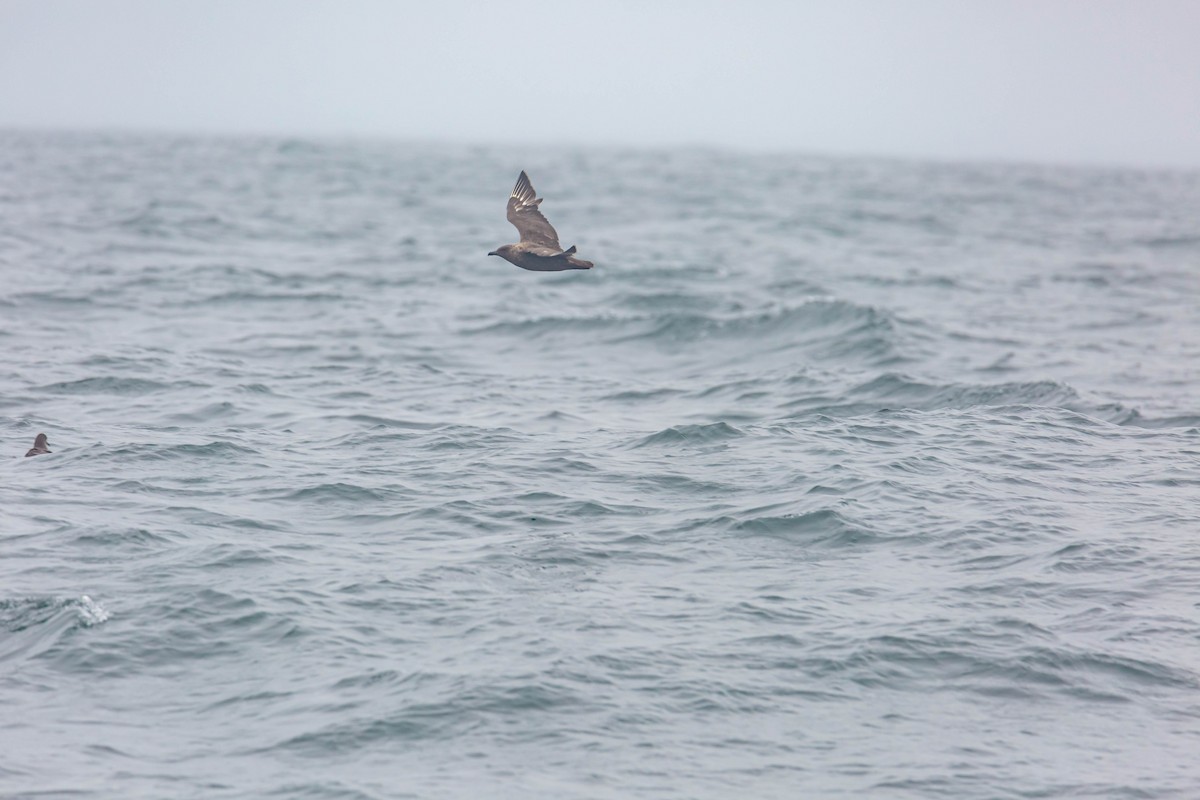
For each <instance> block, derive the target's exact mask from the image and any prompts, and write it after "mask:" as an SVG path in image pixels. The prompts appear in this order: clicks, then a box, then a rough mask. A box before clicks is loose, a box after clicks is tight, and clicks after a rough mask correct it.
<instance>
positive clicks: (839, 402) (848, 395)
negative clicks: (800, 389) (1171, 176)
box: [785, 373, 1137, 425]
mask: <svg viewBox="0 0 1200 800" xmlns="http://www.w3.org/2000/svg"><path fill="white" fill-rule="evenodd" d="M785 407H788V408H793V409H798V410H797V411H796V412H795V413H794V414H793V418H795V417H797V416H810V415H813V414H822V415H828V416H860V415H864V414H874V413H878V412H881V411H909V410H912V411H936V410H943V409H956V410H965V409H969V408H976V407H989V408H1005V407H1014V408H1029V407H1047V408H1059V409H1063V410H1066V411H1071V412H1075V413H1079V414H1083V415H1085V416H1089V417H1094V418H1096V419H1100V420H1103V421H1105V422H1111V423H1114V424H1122V425H1123V424H1127V423H1128V422H1129V421H1130V420H1131V419H1134V418H1136V416H1137V412H1136V411H1135V410H1133V409H1130V408H1128V407H1126V406H1124V405H1122V404H1119V403H1094V402H1088V401H1086V400H1084V399H1083V398H1082V397H1081V396H1080V395H1079V393H1078V392H1077V391H1075V389H1073V388H1071V387H1070V386H1068V385H1067V384H1064V383H1060V382H1058V381H1026V382H1012V383H995V384H957V383H951V384H936V383H924V382H922V381H918V380H915V379H912V378H909V377H907V376H905V375H901V374H897V373H887V374H884V375H880V376H879V377H877V378H873V379H872V380H869V381H867V382H865V383H862V384H859V385H857V386H854V387H851V388H850V389H848V390H846V391H845V392H844V393H843V395H842V398H837V399H835V398H832V397H829V396H826V395H821V396H813V397H806V398H802V399H799V400H792V401H790V402H788V403H785Z"/></svg>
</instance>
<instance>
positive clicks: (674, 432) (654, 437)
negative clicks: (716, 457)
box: [633, 422, 745, 447]
mask: <svg viewBox="0 0 1200 800" xmlns="http://www.w3.org/2000/svg"><path fill="white" fill-rule="evenodd" d="M744 435H745V433H744V432H743V431H741V430H739V429H738V428H735V427H734V426H732V425H729V424H728V423H725V422H713V423H709V424H707V425H676V426H673V427H670V428H666V429H665V430H661V431H659V432H658V433H652V434H650V435H649V436H646V437H644V438H642V439H639V440H638V441H637V442H636V443H635V444H634V445H633V446H634V447H653V446H657V445H676V444H711V443H713V442H719V441H723V440H725V439H736V438H738V437H741V436H744Z"/></svg>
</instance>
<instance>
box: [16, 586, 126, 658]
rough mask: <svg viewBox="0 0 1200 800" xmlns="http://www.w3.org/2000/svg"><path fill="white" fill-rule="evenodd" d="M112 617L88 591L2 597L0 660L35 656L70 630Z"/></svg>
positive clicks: (102, 621) (90, 625)
mask: <svg viewBox="0 0 1200 800" xmlns="http://www.w3.org/2000/svg"><path fill="white" fill-rule="evenodd" d="M108 618H109V612H108V610H107V609H105V608H104V607H103V606H101V605H100V604H99V603H97V602H96V601H95V600H93V599H92V598H90V597H88V596H87V595H86V594H85V595H80V596H79V597H66V598H64V597H24V598H18V599H14V600H0V632H3V634H4V635H3V636H0V662H4V661H9V660H14V659H28V658H33V657H34V656H37V655H39V654H41V653H44V652H45V651H46V650H49V649H50V648H51V647H53V646H54V645H55V644H56V643H57V642H58V641H59V639H61V638H62V636H63V635H64V634H65V633H66V632H67V631H69V630H71V629H73V628H91V627H94V626H96V625H101V624H103V623H104V622H107V621H108Z"/></svg>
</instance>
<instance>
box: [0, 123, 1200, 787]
mask: <svg viewBox="0 0 1200 800" xmlns="http://www.w3.org/2000/svg"><path fill="white" fill-rule="evenodd" d="M521 169H525V170H528V172H529V175H530V177H531V178H532V180H533V184H534V186H535V187H537V189H538V192H539V194H540V195H541V196H543V197H544V198H545V203H544V204H543V206H542V208H543V210H544V211H545V212H546V214H547V216H548V217H549V219H550V221H551V222H552V223H554V225H555V226H556V227H557V229H558V231H559V233H560V234H561V238H562V242H563V244H564V246H569V245H571V244H575V245H577V246H578V247H579V252H580V255H581V256H582V257H583V258H587V259H590V260H593V261H595V262H596V268H595V269H593V270H591V271H589V272H572V273H558V274H539V273H530V272H524V271H521V270H518V269H516V268H515V267H513V266H511V265H509V264H507V263H505V262H503V261H501V260H500V259H498V258H488V257H487V256H486V253H487V252H488V251H489V250H492V249H494V248H495V247H496V246H497V245H500V244H503V243H506V242H511V241H514V238H515V232H514V230H513V229H512V228H511V227H510V226H509V225H508V223H507V222H506V221H505V218H504V203H505V200H506V198H507V196H508V192H509V190H510V189H511V187H512V184H513V182H514V180H515V179H516V176H517V173H518V172H519V171H520V170H521ZM1198 378H1200V172H1195V171H1192V172H1184V171H1178V172H1173V171H1166V170H1159V171H1137V170H1118V169H1085V168H1054V167H1040V166H1013V165H987V164H939V163H919V162H911V161H910V162H905V161H888V160H871V159H858V160H856V159H837V158H822V157H815V156H802V155H747V154H738V153H729V152H717V151H705V150H680V151H639V150H620V149H591V150H588V149H582V150H581V149H569V148H561V149H553V148H549V149H547V148H532V147H531V148H525V149H521V148H511V147H510V148H505V147H466V146H452V145H433V144H428V145H415V144H403V143H387V142H333V141H302V140H281V139H263V138H259V139H238V138H179V137H167V136H157V137H156V136H134V135H99V134H96V135H84V134H71V135H68V134H47V133H33V132H7V133H0V442H2V443H3V448H2V449H3V452H2V453H0V796H3V797H5V798H24V797H46V798H68V797H69V798H270V797H284V798H311V799H313V800H317V799H320V800H326V799H329V800H333V799H334V798H338V799H342V798H346V799H350V798H353V799H355V800H367V799H368V798H371V799H372V800H374V799H376V798H378V799H383V798H481V797H497V798H555V799H559V798H563V799H571V798H614V799H616V798H808V797H812V798H860V797H873V798H874V797H880V798H956V799H962V798H1058V797H1071V798H1196V797H1200V397H1198V396H1197V381H1198ZM39 432H45V433H47V434H48V436H49V440H50V449H51V450H52V451H53V453H52V454H51V455H45V456H39V457H36V458H24V457H23V455H24V453H25V451H26V450H27V449H28V448H29V447H31V446H32V444H33V439H34V436H35V435H36V434H37V433H39Z"/></svg>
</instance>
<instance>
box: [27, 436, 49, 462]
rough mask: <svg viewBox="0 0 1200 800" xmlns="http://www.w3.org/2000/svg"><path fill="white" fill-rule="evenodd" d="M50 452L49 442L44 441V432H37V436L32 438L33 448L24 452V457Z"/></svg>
mask: <svg viewBox="0 0 1200 800" xmlns="http://www.w3.org/2000/svg"><path fill="white" fill-rule="evenodd" d="M49 452H50V442H48V441H46V434H44V433H39V434H38V435H37V438H36V439H34V440H33V448H32V449H30V451H29V452H28V453H26V454H25V457H26V458H29V457H30V456H40V455H43V454H45V453H49Z"/></svg>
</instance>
